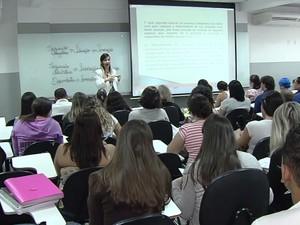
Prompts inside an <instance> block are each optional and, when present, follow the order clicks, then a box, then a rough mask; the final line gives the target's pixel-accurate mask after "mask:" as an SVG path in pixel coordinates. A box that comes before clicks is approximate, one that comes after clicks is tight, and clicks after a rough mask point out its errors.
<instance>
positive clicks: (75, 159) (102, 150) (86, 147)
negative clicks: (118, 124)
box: [54, 111, 115, 185]
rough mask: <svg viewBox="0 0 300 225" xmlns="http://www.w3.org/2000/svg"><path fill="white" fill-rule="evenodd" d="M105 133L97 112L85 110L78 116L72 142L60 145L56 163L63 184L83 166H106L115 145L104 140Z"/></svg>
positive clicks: (55, 159)
mask: <svg viewBox="0 0 300 225" xmlns="http://www.w3.org/2000/svg"><path fill="white" fill-rule="evenodd" d="M102 137H103V133H102V128H101V123H100V119H99V117H98V115H97V113H96V112H93V111H84V112H81V113H79V115H78V116H77V117H76V120H75V124H74V130H73V136H72V141H71V143H66V144H62V145H60V146H59V147H58V149H57V151H56V154H55V158H54V165H55V168H56V170H57V173H58V175H60V176H61V181H62V182H61V184H62V185H63V184H64V183H65V181H66V179H67V178H68V177H69V176H70V175H71V174H72V173H73V172H75V171H77V170H79V169H83V168H89V167H95V166H101V167H104V166H106V165H107V164H108V163H109V162H110V161H111V159H112V157H113V154H114V150H115V147H114V146H113V145H110V144H105V143H104V142H103V141H102Z"/></svg>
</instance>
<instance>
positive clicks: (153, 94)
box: [128, 86, 169, 123]
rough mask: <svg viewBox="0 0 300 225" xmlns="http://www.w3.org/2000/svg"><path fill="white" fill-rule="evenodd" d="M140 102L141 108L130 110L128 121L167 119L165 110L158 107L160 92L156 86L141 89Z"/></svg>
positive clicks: (147, 121) (148, 121)
mask: <svg viewBox="0 0 300 225" xmlns="http://www.w3.org/2000/svg"><path fill="white" fill-rule="evenodd" d="M140 104H141V106H143V108H142V109H136V110H133V111H131V112H130V114H129V117H128V121H130V120H144V121H145V122H146V123H150V122H154V121H158V120H166V121H169V117H168V115H167V113H166V111H165V110H163V109H161V108H160V106H161V105H160V94H159V92H158V90H157V88H156V87H154V86H148V87H146V88H145V89H144V90H143V92H142V95H141V98H140Z"/></svg>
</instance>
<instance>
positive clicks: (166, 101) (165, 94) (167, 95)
mask: <svg viewBox="0 0 300 225" xmlns="http://www.w3.org/2000/svg"><path fill="white" fill-rule="evenodd" d="M158 91H159V94H160V101H161V104H162V106H163V107H166V106H174V107H175V108H176V109H177V112H178V115H179V121H180V122H183V121H184V119H185V118H184V115H183V113H182V111H181V109H180V107H179V106H178V105H177V104H176V103H174V101H173V99H172V94H171V91H170V89H169V88H168V87H167V86H166V85H159V86H158Z"/></svg>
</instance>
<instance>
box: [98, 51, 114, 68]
mask: <svg viewBox="0 0 300 225" xmlns="http://www.w3.org/2000/svg"><path fill="white" fill-rule="evenodd" d="M106 58H110V55H109V54H108V53H103V54H102V55H101V56H100V65H101V67H102V68H103V64H102V62H103V61H104V60H105V59H106ZM109 71H111V66H109Z"/></svg>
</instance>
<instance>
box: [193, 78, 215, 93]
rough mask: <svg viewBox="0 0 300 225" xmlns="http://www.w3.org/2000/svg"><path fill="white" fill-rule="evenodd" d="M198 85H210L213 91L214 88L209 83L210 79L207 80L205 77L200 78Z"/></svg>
mask: <svg viewBox="0 0 300 225" xmlns="http://www.w3.org/2000/svg"><path fill="white" fill-rule="evenodd" d="M197 85H198V86H199V85H203V86H205V87H208V88H209V89H210V90H211V91H212V90H213V88H212V86H211V85H210V84H209V83H208V81H207V80H205V79H200V80H199V81H198V84H197Z"/></svg>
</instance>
